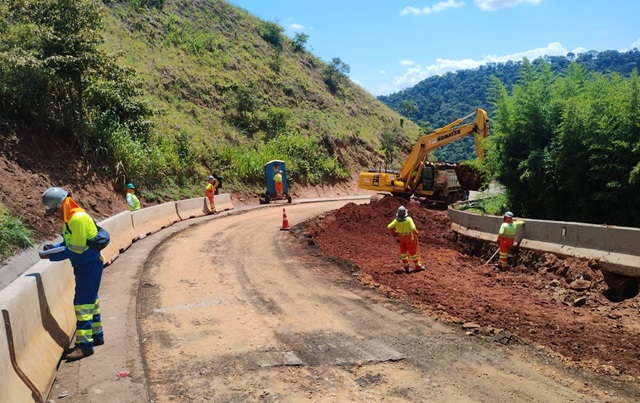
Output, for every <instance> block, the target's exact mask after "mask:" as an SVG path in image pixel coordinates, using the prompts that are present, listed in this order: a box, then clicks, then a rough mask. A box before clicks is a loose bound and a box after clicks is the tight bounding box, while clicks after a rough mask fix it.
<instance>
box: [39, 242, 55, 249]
mask: <svg viewBox="0 0 640 403" xmlns="http://www.w3.org/2000/svg"><path fill="white" fill-rule="evenodd" d="M49 249H53V245H51V244H50V243H48V244H46V245H45V246H43V247H42V250H49Z"/></svg>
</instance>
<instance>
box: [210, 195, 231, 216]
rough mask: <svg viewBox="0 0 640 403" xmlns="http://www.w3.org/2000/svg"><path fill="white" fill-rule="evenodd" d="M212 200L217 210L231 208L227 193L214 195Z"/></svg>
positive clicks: (229, 196) (229, 197)
mask: <svg viewBox="0 0 640 403" xmlns="http://www.w3.org/2000/svg"><path fill="white" fill-rule="evenodd" d="M214 202H215V205H216V211H217V212H220V211H226V210H233V203H231V195H230V194H229V193H224V194H219V195H216V196H215V199H214Z"/></svg>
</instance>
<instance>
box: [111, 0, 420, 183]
mask: <svg viewBox="0 0 640 403" xmlns="http://www.w3.org/2000/svg"><path fill="white" fill-rule="evenodd" d="M105 11H106V13H105V21H106V24H105V27H106V30H105V31H104V37H105V44H104V47H105V50H106V51H107V52H108V53H116V52H121V57H120V59H119V60H120V61H121V62H122V63H123V64H125V65H128V66H131V67H133V68H134V69H135V71H136V72H137V73H138V74H139V76H140V77H142V79H143V80H144V92H145V94H144V97H145V99H146V100H147V101H148V102H149V104H150V106H151V107H152V108H153V109H155V110H157V111H158V113H157V114H156V115H155V116H154V117H153V122H154V126H155V129H154V131H155V135H157V136H158V137H162V138H165V139H170V140H171V141H172V142H177V141H186V143H187V146H188V148H189V152H190V153H192V154H193V155H194V158H196V160H197V162H198V164H197V165H198V172H197V174H199V175H196V176H199V177H197V178H194V179H195V181H196V182H197V183H198V186H200V184H201V182H202V179H203V178H204V177H205V176H206V175H208V173H209V172H215V173H216V174H217V175H220V176H222V177H224V178H226V179H227V181H226V183H227V184H228V185H231V186H234V185H235V186H249V187H251V186H256V185H257V186H259V187H262V184H261V179H262V178H261V177H260V173H261V171H260V169H261V168H262V164H264V163H265V162H267V160H268V159H269V158H271V157H273V158H282V159H286V157H287V156H286V155H280V156H278V155H277V147H276V150H275V153H274V154H272V155H265V153H264V151H263V150H264V147H265V145H266V144H268V143H269V142H270V141H273V140H274V138H275V137H277V136H279V135H283V136H284V137H285V138H286V137H291V136H293V137H294V138H295V136H298V135H300V136H302V137H305V138H308V139H311V140H312V144H314V147H315V148H316V150H315V152H317V151H319V152H321V153H323V154H325V155H327V156H329V157H332V158H335V160H336V161H337V163H338V166H339V167H342V168H344V172H341V173H340V174H338V175H333V176H334V177H332V178H324V177H321V176H320V177H319V176H314V175H312V174H310V173H309V172H303V171H304V167H302V166H300V165H301V164H302V163H303V162H304V161H305V159H306V158H305V156H304V155H302V156H300V157H301V158H299V159H297V158H294V159H293V160H292V161H288V162H290V163H291V167H290V169H289V172H290V173H291V175H292V176H293V178H296V177H297V178H298V179H299V182H302V183H303V184H304V183H306V184H313V183H321V182H323V181H325V180H339V179H343V180H351V175H352V174H353V173H355V172H357V171H359V170H360V169H362V168H363V167H366V166H368V165H369V164H371V162H372V161H376V160H379V159H380V160H381V159H382V154H383V152H382V145H381V141H380V139H381V136H382V135H383V134H388V133H393V134H395V135H396V136H397V137H398V144H400V145H404V147H405V148H406V147H409V146H410V145H411V144H412V141H413V140H414V139H415V138H417V136H418V133H419V129H418V127H417V126H415V125H414V124H412V123H408V124H405V125H403V127H400V118H401V117H400V115H398V114H397V113H395V112H393V111H392V110H390V109H389V108H387V107H386V106H384V105H383V104H382V103H381V102H379V101H378V100H376V99H375V97H373V96H372V95H370V94H368V93H367V92H366V91H364V90H363V89H362V88H360V87H359V86H357V85H356V84H354V83H352V82H351V81H350V80H344V81H342V82H341V84H340V91H339V92H334V93H332V92H331V91H330V88H328V85H327V83H326V82H325V77H324V72H325V70H326V68H327V63H325V62H324V61H322V60H320V59H318V58H317V57H315V56H314V55H312V54H311V53H309V52H307V51H304V50H303V51H296V50H295V48H294V46H293V43H292V41H291V40H290V39H289V38H286V37H284V36H280V37H279V40H280V41H281V42H280V44H279V45H278V44H276V45H274V43H272V42H273V41H272V42H269V41H268V40H266V39H265V36H267V34H268V32H267V33H265V30H266V29H267V28H268V27H272V26H273V25H276V24H274V23H265V21H262V20H260V19H258V18H256V17H254V16H252V15H250V14H248V13H247V12H245V11H243V10H242V9H239V8H236V7H234V6H231V5H230V4H228V3H226V2H224V1H216V0H197V1H167V2H165V4H164V7H163V8H162V10H158V9H154V8H152V9H142V10H134V9H132V8H130V7H128V6H125V5H121V4H115V5H109V6H107V7H105ZM276 26H277V25H276ZM267 39H269V38H267ZM336 56H337V57H339V56H340V55H336ZM347 63H348V61H347ZM274 120H275V121H276V123H280V124H281V125H282V122H283V121H284V127H277V130H274V128H273V121H274ZM282 141H284V143H285V144H282ZM291 141H295V140H291ZM286 143H287V140H281V142H280V145H281V146H282V148H287V144H286ZM246 150H250V151H251V152H253V153H255V154H256V155H259V156H261V157H263V158H262V159H263V160H259V161H253V160H252V159H251V158H250V156H249V155H246V154H245V153H241V154H242V156H238V153H239V152H240V151H246ZM283 151H284V150H283ZM305 151H306V152H305ZM271 152H272V153H273V152H274V151H271ZM307 152H309V151H308V150H306V149H303V150H302V153H303V154H306V153H307ZM290 157H291V156H290ZM265 158H267V159H265ZM247 160H249V162H247ZM245 163H248V164H250V165H253V167H251V168H250V172H253V174H248V175H242V174H241V172H239V171H243V170H244V168H242V169H240V168H239V167H238V165H240V164H245ZM256 168H257V169H258V170H257V171H256ZM198 189H199V188H198ZM198 191H199V190H198Z"/></svg>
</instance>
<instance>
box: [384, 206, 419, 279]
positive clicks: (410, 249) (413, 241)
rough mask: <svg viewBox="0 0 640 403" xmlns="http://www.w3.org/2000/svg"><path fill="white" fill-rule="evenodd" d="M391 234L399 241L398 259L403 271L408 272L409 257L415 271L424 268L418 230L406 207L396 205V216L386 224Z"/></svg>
mask: <svg viewBox="0 0 640 403" xmlns="http://www.w3.org/2000/svg"><path fill="white" fill-rule="evenodd" d="M387 228H388V229H389V232H390V233H391V234H392V235H396V236H397V237H398V241H399V242H400V260H401V261H402V268H403V269H404V272H405V273H409V259H411V261H412V262H413V265H414V266H415V271H420V270H424V267H423V266H422V263H421V256H420V249H419V244H418V230H417V229H416V225H415V223H414V222H413V219H412V218H411V217H409V211H408V210H407V208H406V207H404V206H400V207H398V212H397V213H396V218H395V219H394V220H393V221H391V223H390V224H389V225H388V226H387Z"/></svg>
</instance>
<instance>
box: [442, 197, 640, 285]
mask: <svg viewBox="0 0 640 403" xmlns="http://www.w3.org/2000/svg"><path fill="white" fill-rule="evenodd" d="M449 217H450V218H451V221H452V229H453V230H454V231H456V232H458V233H460V234H462V235H465V236H470V237H473V238H477V239H482V240H485V241H489V242H496V241H497V235H498V230H499V229H500V224H501V223H502V218H501V217H498V216H490V215H482V214H476V213H469V212H466V211H460V210H456V209H454V208H449ZM525 221H526V224H525V226H524V227H522V228H521V229H519V232H518V235H517V236H516V238H521V239H522V240H521V242H520V246H521V247H522V248H526V249H531V250H538V251H542V252H550V253H555V254H558V255H561V256H572V257H577V258H582V259H598V260H599V261H600V265H601V266H602V267H603V268H604V269H605V270H607V271H609V272H612V273H617V274H622V275H624V276H629V277H640V247H638V245H640V229H638V228H627V227H616V226H609V225H596V224H586V223H574V222H564V221H548V220H533V219H526V220H525Z"/></svg>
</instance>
